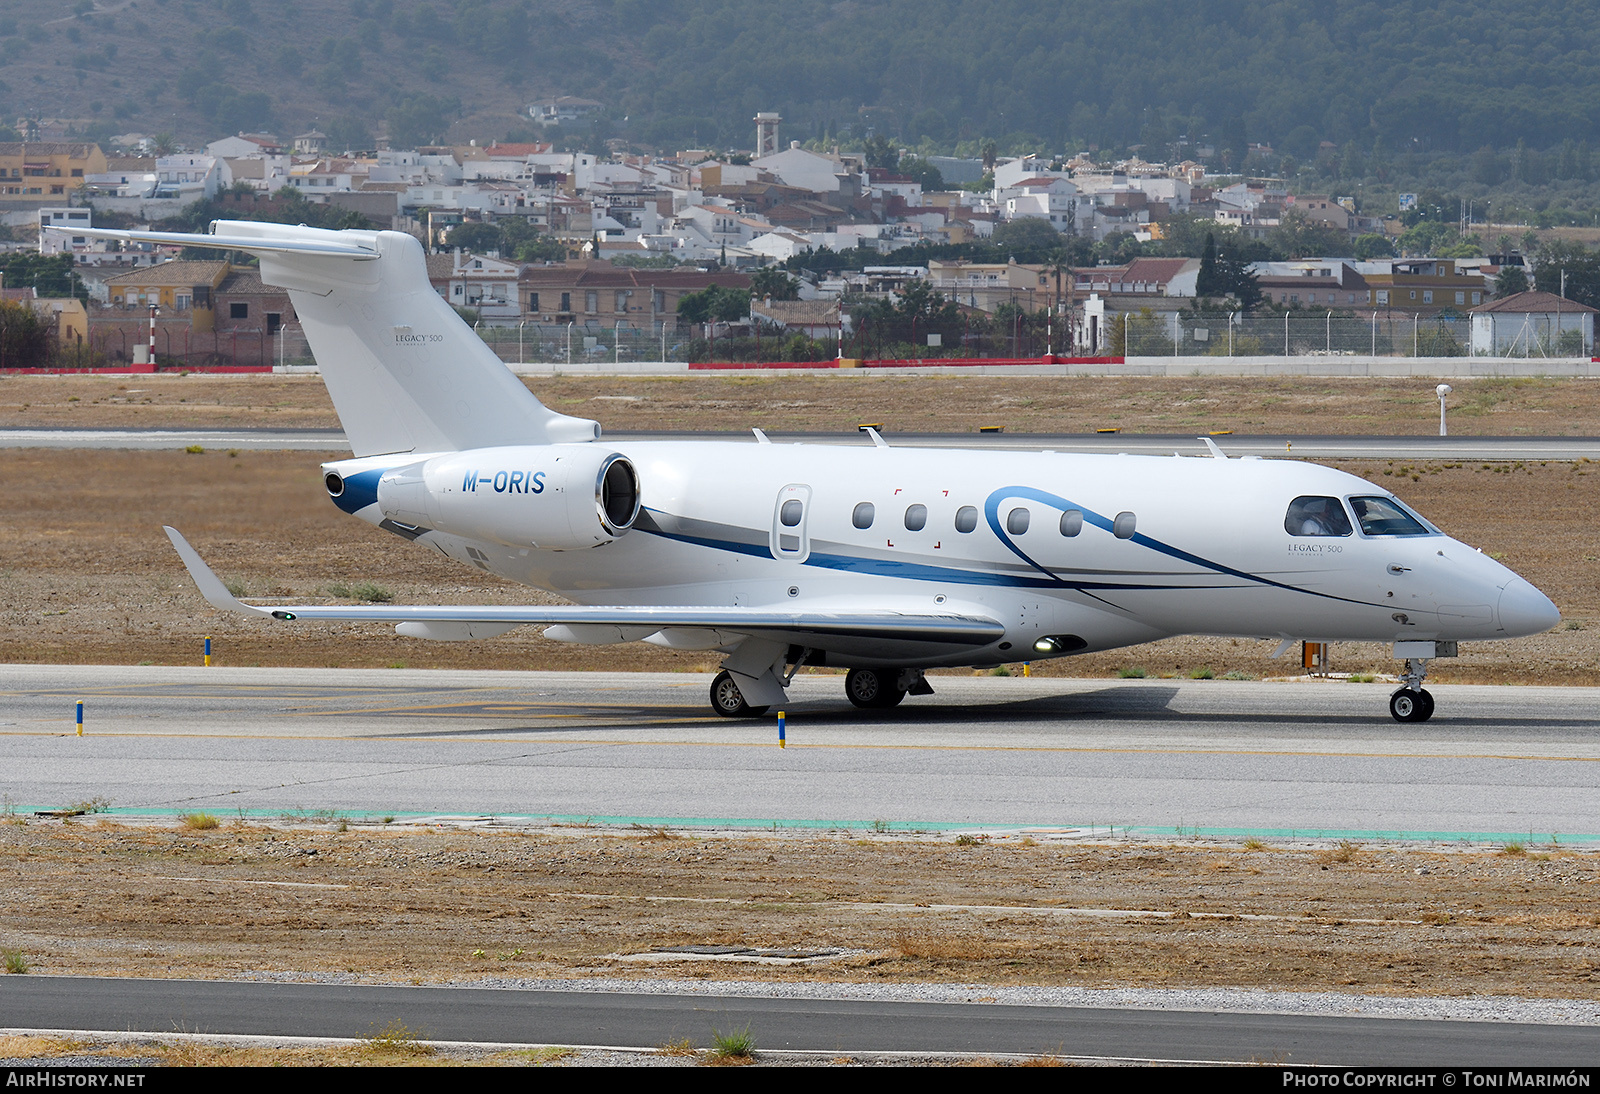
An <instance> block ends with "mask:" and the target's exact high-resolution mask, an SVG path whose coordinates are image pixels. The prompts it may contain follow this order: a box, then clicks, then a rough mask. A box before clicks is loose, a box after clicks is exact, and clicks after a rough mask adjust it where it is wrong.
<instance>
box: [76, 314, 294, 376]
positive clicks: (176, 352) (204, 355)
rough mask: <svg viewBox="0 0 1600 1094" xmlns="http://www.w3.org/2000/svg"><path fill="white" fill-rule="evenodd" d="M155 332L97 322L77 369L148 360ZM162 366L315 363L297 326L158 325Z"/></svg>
mask: <svg viewBox="0 0 1600 1094" xmlns="http://www.w3.org/2000/svg"><path fill="white" fill-rule="evenodd" d="M151 341H152V335H151V331H150V327H149V325H148V324H147V323H143V322H139V321H128V322H111V323H102V322H94V323H91V324H90V326H89V338H88V341H87V343H85V345H84V346H83V347H82V349H81V350H80V351H79V352H78V353H77V355H76V357H77V359H76V360H74V361H73V362H72V365H73V367H83V368H94V367H116V366H118V365H126V364H129V363H131V362H133V360H134V359H135V358H136V357H138V358H139V359H141V360H142V359H143V354H144V352H145V349H146V347H148V346H149V345H150V344H151ZM154 343H155V363H156V367H157V368H163V369H167V368H177V369H207V368H273V367H277V366H281V365H311V364H314V363H315V361H314V359H313V358H312V356H311V347H310V346H309V345H308V344H307V343H306V337H305V332H304V331H302V330H301V329H300V327H299V326H298V325H290V326H282V327H279V328H277V329H276V330H274V331H266V330H261V329H254V330H252V329H239V330H217V331H197V330H193V329H191V327H190V326H189V324H188V323H170V322H169V323H157V324H156V328H155V332H154Z"/></svg>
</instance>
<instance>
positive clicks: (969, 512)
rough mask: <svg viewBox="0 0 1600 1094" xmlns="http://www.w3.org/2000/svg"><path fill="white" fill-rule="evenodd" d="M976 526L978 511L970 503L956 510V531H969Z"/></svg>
mask: <svg viewBox="0 0 1600 1094" xmlns="http://www.w3.org/2000/svg"><path fill="white" fill-rule="evenodd" d="M977 526H978V511H977V510H976V509H974V508H973V507H972V506H970V505H963V506H962V507H961V508H960V509H957V510H956V531H958V532H963V533H964V532H970V531H972V530H973V529H974V528H976V527H977Z"/></svg>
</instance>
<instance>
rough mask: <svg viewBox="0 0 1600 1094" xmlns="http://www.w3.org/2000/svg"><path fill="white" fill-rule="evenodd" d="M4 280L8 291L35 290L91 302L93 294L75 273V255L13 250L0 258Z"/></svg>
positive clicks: (41, 294)
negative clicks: (90, 295)
mask: <svg viewBox="0 0 1600 1094" xmlns="http://www.w3.org/2000/svg"><path fill="white" fill-rule="evenodd" d="M0 281H3V282H4V285H5V287H6V288H8V289H35V290H37V291H38V294H39V295H40V296H53V297H64V296H74V297H77V298H78V299H79V300H82V301H84V302H86V303H87V302H88V299H89V292H88V290H87V289H85V288H84V285H83V281H82V279H80V278H79V277H78V275H77V274H75V273H73V272H72V256H71V255H68V254H59V255H41V254H35V253H33V252H30V251H12V252H11V253H9V254H6V255H3V256H0Z"/></svg>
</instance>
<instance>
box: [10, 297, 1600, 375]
mask: <svg viewBox="0 0 1600 1094" xmlns="http://www.w3.org/2000/svg"><path fill="white" fill-rule="evenodd" d="M1553 325H1554V324H1553V323H1552V322H1550V321H1548V320H1546V319H1545V318H1544V317H1540V316H1534V317H1530V318H1528V319H1527V320H1524V319H1523V318H1522V317H1514V318H1512V319H1511V320H1508V321H1507V322H1505V323H1502V324H1501V327H1500V328H1499V330H1498V331H1497V333H1496V335H1495V339H1496V350H1495V352H1494V354H1493V356H1495V357H1507V358H1514V359H1539V358H1546V357H1549V358H1556V357H1562V358H1576V357H1590V356H1591V355H1592V354H1593V352H1594V347H1593V346H1592V345H1590V344H1588V342H1587V340H1586V339H1585V337H1584V334H1583V332H1582V331H1580V330H1559V331H1558V330H1553V329H1552V327H1553ZM999 326H1001V325H1000V324H990V325H989V326H988V327H987V329H984V328H980V327H976V325H975V326H974V327H973V328H967V327H965V326H964V325H960V324H958V325H952V326H948V327H947V329H942V330H941V329H937V328H935V329H934V330H932V331H931V332H930V330H929V329H928V327H927V326H926V325H918V324H916V323H905V324H894V325H886V324H881V323H880V324H878V325H876V326H874V325H872V324H866V325H864V326H863V328H862V329H860V330H856V331H848V332H846V333H845V334H844V337H843V339H842V340H841V339H840V337H839V335H838V333H837V332H836V331H835V332H832V333H826V332H819V333H820V334H822V336H821V337H817V338H811V337H807V336H806V335H804V334H795V333H785V332H781V331H773V330H771V329H761V330H757V331H751V330H750V329H749V328H748V327H745V326H743V325H738V326H731V327H724V326H722V325H720V324H719V325H718V326H717V328H716V330H715V331H714V332H711V333H712V334H713V335H714V336H712V337H707V336H706V334H707V332H706V331H705V330H704V329H703V328H701V327H699V326H696V327H693V328H689V327H666V328H664V329H663V328H661V327H657V328H655V329H650V328H647V327H619V328H610V327H604V328H602V327H598V326H594V327H583V326H578V325H576V324H574V325H571V326H567V325H554V324H538V323H523V324H519V325H512V326H483V325H480V326H478V327H477V328H476V330H477V334H478V336H479V337H480V338H481V339H482V340H483V341H484V343H485V344H486V345H487V346H488V347H489V348H490V349H491V350H492V351H493V352H494V353H495V355H496V356H498V357H499V358H500V359H501V360H502V361H505V362H507V363H508V364H522V365H531V366H535V367H545V368H550V369H553V370H555V371H559V370H560V369H561V368H563V367H565V366H571V367H574V368H576V369H579V370H581V371H604V370H605V366H606V365H608V364H616V365H625V364H629V363H648V362H695V363H711V362H725V363H739V362H749V363H758V362H759V363H768V364H770V363H781V362H793V363H794V364H795V365H796V366H797V367H805V365H806V364H808V363H813V364H826V363H830V362H832V361H833V360H834V359H835V358H837V357H841V356H842V357H844V358H848V359H861V360H881V361H897V360H900V361H926V362H928V363H937V362H938V361H939V360H941V359H960V360H963V361H968V362H977V361H982V360H995V361H997V362H1023V361H1027V360H1030V359H1038V358H1042V357H1044V356H1045V355H1046V354H1047V353H1054V354H1056V355H1058V356H1080V357H1082V356H1090V357H1094V356H1109V357H1125V358H1137V357H1242V358H1249V357H1272V358H1283V357H1363V358H1364V357H1403V358H1427V357H1466V356H1471V355H1472V331H1471V320H1470V319H1469V318H1468V317H1466V316H1459V315H1445V316H1433V317H1425V316H1422V315H1418V314H1415V313H1410V314H1401V313H1398V312H1393V313H1386V312H1378V313H1376V314H1369V315H1367V316H1364V317H1363V316H1351V315H1330V314H1323V315H1321V316H1317V315H1307V314H1304V313H1303V312H1289V313H1287V314H1278V315H1242V314H1240V313H1237V312H1235V313H1232V314H1227V313H1220V314H1216V315H1195V314H1192V313H1187V312H1178V313H1167V314H1152V313H1151V312H1149V311H1141V312H1113V313H1110V314H1107V315H1106V316H1105V317H1104V319H1103V323H1097V324H1096V329H1095V330H1093V332H1092V336H1091V332H1090V331H1088V330H1080V329H1077V328H1076V327H1075V326H1072V325H1069V324H1068V323H1067V322H1066V321H1063V320H1058V321H1056V322H1051V323H1049V324H1048V325H1047V324H1046V322H1045V321H1044V319H1043V315H1042V313H1035V314H1032V315H1025V316H1021V317H1015V318H1013V319H1012V320H1011V321H1010V322H1008V323H1006V324H1004V327H1007V328H1009V329H1000V330H997V329H996V327H999ZM930 333H932V334H933V335H934V337H933V338H931V339H930V338H929V334H930ZM149 341H150V332H149V327H148V324H147V323H143V322H124V323H116V324H100V323H93V324H91V327H90V334H89V339H88V342H87V344H86V345H82V346H78V347H73V348H72V352H70V353H67V352H61V353H58V354H56V355H55V358H53V359H52V361H51V362H49V363H48V364H46V365H44V366H42V367H47V368H51V369H52V370H70V369H92V368H97V367H98V368H126V367H128V366H129V365H130V364H132V363H133V362H134V361H136V360H140V361H142V360H143V359H144V357H145V352H144V347H146V346H148V345H149ZM930 342H931V343H933V344H930ZM155 349H156V368H157V369H160V370H162V371H172V370H190V371H206V370H222V371H265V370H267V369H272V368H281V367H284V366H288V367H308V366H315V364H316V361H315V358H314V357H313V356H312V354H311V347H310V346H309V344H308V343H307V341H306V337H305V332H304V331H303V330H302V329H301V328H300V326H299V325H298V324H290V325H286V326H283V327H281V328H279V329H278V330H277V331H274V332H271V333H268V332H266V331H262V330H224V331H194V330H191V329H190V328H189V325H188V324H187V323H171V322H168V323H161V322H158V324H157V326H156V337H155ZM841 351H842V352H841ZM0 367H4V366H0Z"/></svg>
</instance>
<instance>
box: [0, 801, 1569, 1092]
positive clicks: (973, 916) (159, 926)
mask: <svg viewBox="0 0 1600 1094" xmlns="http://www.w3.org/2000/svg"><path fill="white" fill-rule="evenodd" d="M272 836H273V838H272V839H270V840H269V839H265V838H260V837H258V836H251V835H246V834H244V833H242V832H238V831H236V830H234V829H231V828H230V829H227V830H225V831H224V832H221V833H214V834H210V835H208V836H207V837H206V838H203V839H200V838H196V837H194V836H193V835H190V834H188V833H187V832H185V831H184V830H182V829H179V828H175V827H172V826H165V827H149V828H141V827H139V826H137V825H134V824H125V825H124V826H122V827H118V828H100V827H98V826H93V825H71V826H68V825H62V824H60V823H58V822H50V821H46V822H38V823H35V824H30V825H29V826H27V827H26V828H15V827H9V826H0V923H4V924H5V925H6V931H7V933H8V936H9V939H8V941H9V942H10V944H11V945H13V946H17V945H21V944H22V942H23V940H26V947H27V952H28V955H29V959H30V960H32V961H36V962H37V963H38V965H39V966H40V967H41V968H45V969H48V970H49V971H50V972H52V973H54V974H60V975H131V976H181V977H197V978H224V979H226V978H229V977H234V976H238V975H240V974H242V973H244V972H245V971H247V970H257V969H281V970H304V971H307V972H311V973H323V972H333V973H355V974H357V975H359V976H361V977H363V978H367V979H371V980H375V981H379V982H398V983H406V982H417V983H433V982H441V981H452V980H459V979H460V978H461V977H462V976H463V975H467V976H472V975H478V974H480V973H479V972H478V971H477V970H483V971H484V972H491V970H499V969H501V968H503V967H504V966H503V965H502V964H501V963H499V962H498V961H496V962H489V961H486V960H475V959H472V958H470V957H469V956H468V955H469V954H470V953H471V952H472V951H473V950H474V949H477V950H481V951H483V953H484V955H485V958H488V957H491V956H493V955H509V954H515V953H516V951H518V950H522V951H523V953H522V955H521V956H520V957H517V958H516V959H515V968H516V970H517V975H519V976H525V977H528V978H534V979H538V978H549V977H570V976H579V977H582V976H596V975H599V976H618V975H621V976H637V977H642V978H652V977H658V976H686V975H687V976H706V975H708V974H709V975H715V976H731V977H736V978H748V979H758V980H773V981H778V982H791V981H817V980H838V981H843V982H861V983H911V982H937V983H992V984H1017V985H1027V984H1042V985H1064V986H1083V987H1092V986H1097V985H1111V984H1135V985H1143V986H1152V987H1161V986H1165V987H1191V986H1211V985H1215V986H1222V987H1264V988H1271V989H1277V990H1303V991H1316V990H1335V991H1351V990H1354V991H1376V992H1381V993H1392V994H1396V995H1415V994H1439V993H1444V994H1458V993H1459V994H1479V995H1494V994H1519V995H1530V996H1536V997H1537V996H1547V995H1549V996H1559V997H1565V998H1582V999H1600V975H1597V973H1600V935H1596V933H1595V931H1594V926H1595V924H1594V922H1593V921H1594V920H1595V919H1596V918H1600V917H1596V916H1595V913H1594V911H1593V909H1591V908H1588V907H1587V906H1586V905H1584V904H1583V901H1584V894H1586V893H1588V892H1589V891H1590V889H1591V888H1592V887H1593V886H1594V885H1597V884H1600V851H1584V850H1576V849H1574V850H1563V851H1560V852H1554V853H1552V855H1551V857H1550V858H1549V859H1548V860H1541V859H1536V858H1535V857H1534V856H1532V855H1522V856H1507V855H1505V854H1503V853H1501V851H1500V848H1499V847H1489V848H1480V849H1476V850H1455V851H1449V852H1440V851H1437V850H1429V851H1421V850H1410V849H1407V848H1404V847H1398V846H1392V845H1389V844H1384V843H1380V842H1368V843H1366V844H1363V845H1362V846H1361V848H1360V851H1359V854H1356V852H1354V851H1351V852H1350V854H1351V856H1352V860H1351V861H1352V862H1359V868H1353V867H1352V866H1351V865H1348V864H1337V863H1338V860H1339V859H1340V858H1341V857H1343V853H1344V850H1345V849H1340V848H1332V849H1327V850H1324V851H1314V850H1311V849H1306V848H1297V847H1292V846H1291V847H1287V848H1277V849H1270V850H1266V849H1264V850H1261V851H1257V852H1252V853H1250V855H1249V858H1248V860H1247V862H1246V861H1243V860H1235V861H1236V865H1235V866H1234V868H1233V869H1230V870H1226V871H1219V870H1217V869H1215V868H1214V865H1215V863H1216V862H1217V861H1218V858H1219V854H1218V850H1219V849H1218V848H1217V847H1215V846H1206V845H1204V844H1191V843H1190V842H1188V841H1184V842H1183V843H1180V844H1175V845H1171V846H1165V845H1148V844H1136V843H1121V844H1107V845H1103V846H1092V845H1083V844H1078V843H1056V842H1053V841H1048V840H1046V841H1043V842H1041V843H1040V844H1039V845H1038V846H1037V847H1034V848H1030V849H1027V850H1026V851H1023V850H1019V849H1017V848H1015V847H1011V846H1002V845H997V844H993V843H991V844H987V845H981V846H969V847H958V846H956V845H955V844H954V843H952V842H951V841H949V840H941V839H937V838H933V837H929V838H926V839H923V838H918V837H892V838H891V837H885V838H882V839H878V840H873V841H869V843H868V844H867V845H865V846H858V845H857V843H856V842H855V841H853V840H849V839H845V838H842V837H835V836H830V835H826V834H818V835H813V836H794V835H770V834H767V835H760V836H731V837H709V836H706V835H703V834H696V836H695V838H694V839H693V841H692V842H691V841H688V840H653V839H645V838H640V837H639V836H638V835H636V834H632V833H628V832H626V831H623V832H608V831H604V830H596V829H588V828H554V829H548V830H545V831H541V832H535V833H519V832H508V831H498V832H493V833H489V832H472V831H448V830H444V831H441V830H418V829H411V828H400V827H389V828H383V829H370V828H369V829H358V828H352V829H351V830H350V831H348V832H342V833H341V832H338V831H334V830H331V829H330V828H329V827H328V826H326V825H306V826H302V827H299V828H284V827H278V828H276V829H275V830H274V831H273V833H272ZM310 852H314V853H310ZM1229 857H1231V856H1229ZM1325 859H1326V860H1330V861H1324V860H1325ZM1246 866H1248V869H1247V868H1246ZM1324 866H1326V867H1327V869H1324ZM491 867H492V869H491ZM202 874H203V875H204V878H205V880H204V881H200V880H198V879H197V877H196V875H202ZM236 880H250V881H254V882H274V881H292V882H294V883H296V884H295V885H293V886H277V885H270V884H269V885H262V884H252V885H236V884H230V882H233V881H236ZM91 893H92V894H95V898H94V899H90V898H89V897H88V896H87V895H86V894H91ZM707 897H714V898H720V899H717V900H707V899H705V898H707ZM676 898H684V899H676ZM886 905H892V906H893V908H892V910H886V908H885V906H886ZM934 905H939V906H941V907H932V906H934ZM952 906H955V907H952ZM960 906H967V907H971V908H972V909H973V910H971V911H960V910H956V907H960ZM1079 908H1081V909H1088V910H1093V909H1115V910H1120V911H1123V912H1129V911H1132V912H1137V911H1138V910H1141V909H1148V910H1150V911H1152V912H1155V913H1161V914H1160V915H1152V916H1139V915H1119V916H1116V917H1111V918H1104V917H1086V916H1083V915H1079V914H1076V913H1075V912H1074V911H1073V909H1079ZM1180 911H1181V912H1187V913H1195V914H1194V915H1184V916H1172V917H1171V918H1166V916H1171V913H1174V912H1180ZM1201 913H1204V914H1203V915H1202V914H1201ZM1254 917H1268V918H1265V919H1260V918H1254ZM1488 939H1492V940H1493V944H1492V945H1490V944H1486V942H1487V940H1488ZM695 943H703V944H736V945H754V946H777V945H797V946H805V947H808V948H809V947H817V948H824V947H832V948H839V949H846V950H851V951H854V952H853V953H852V954H851V955H850V956H848V957H846V958H844V959H842V960H839V961H836V962H831V963H826V964H820V965H814V966H806V967H795V968H782V967H772V966H756V965H742V964H736V963H730V964H722V965H718V966H716V967H715V969H714V970H713V969H710V968H708V967H707V966H706V965H703V964H668V965H663V966H650V967H641V966H639V965H637V964H633V963H622V962H619V961H618V960H616V959H614V958H613V957H611V956H610V955H613V954H622V953H634V952H638V951H639V950H641V949H649V948H651V947H656V946H675V945H685V944H695ZM1507 953H1512V954H1515V955H1516V959H1515V960H1506V959H1505V956H1504V955H1505V954H1507ZM491 974H492V972H491ZM398 1040H399V1041H404V1038H399V1039H398ZM419 1040H420V1038H419ZM393 1047H395V1048H397V1049H399V1048H401V1047H402V1046H401V1045H399V1044H397V1045H395V1046H393ZM185 1051H198V1050H192V1049H186V1050H185ZM350 1051H351V1052H352V1053H356V1054H362V1055H364V1057H370V1058H371V1060H373V1061H382V1060H393V1059H406V1058H409V1056H406V1055H404V1052H409V1051H410V1049H409V1048H404V1050H403V1052H402V1053H401V1054H400V1055H396V1054H395V1053H385V1052H383V1051H379V1052H377V1053H376V1054H374V1053H373V1052H370V1051H366V1050H356V1049H352V1050H350Z"/></svg>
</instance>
